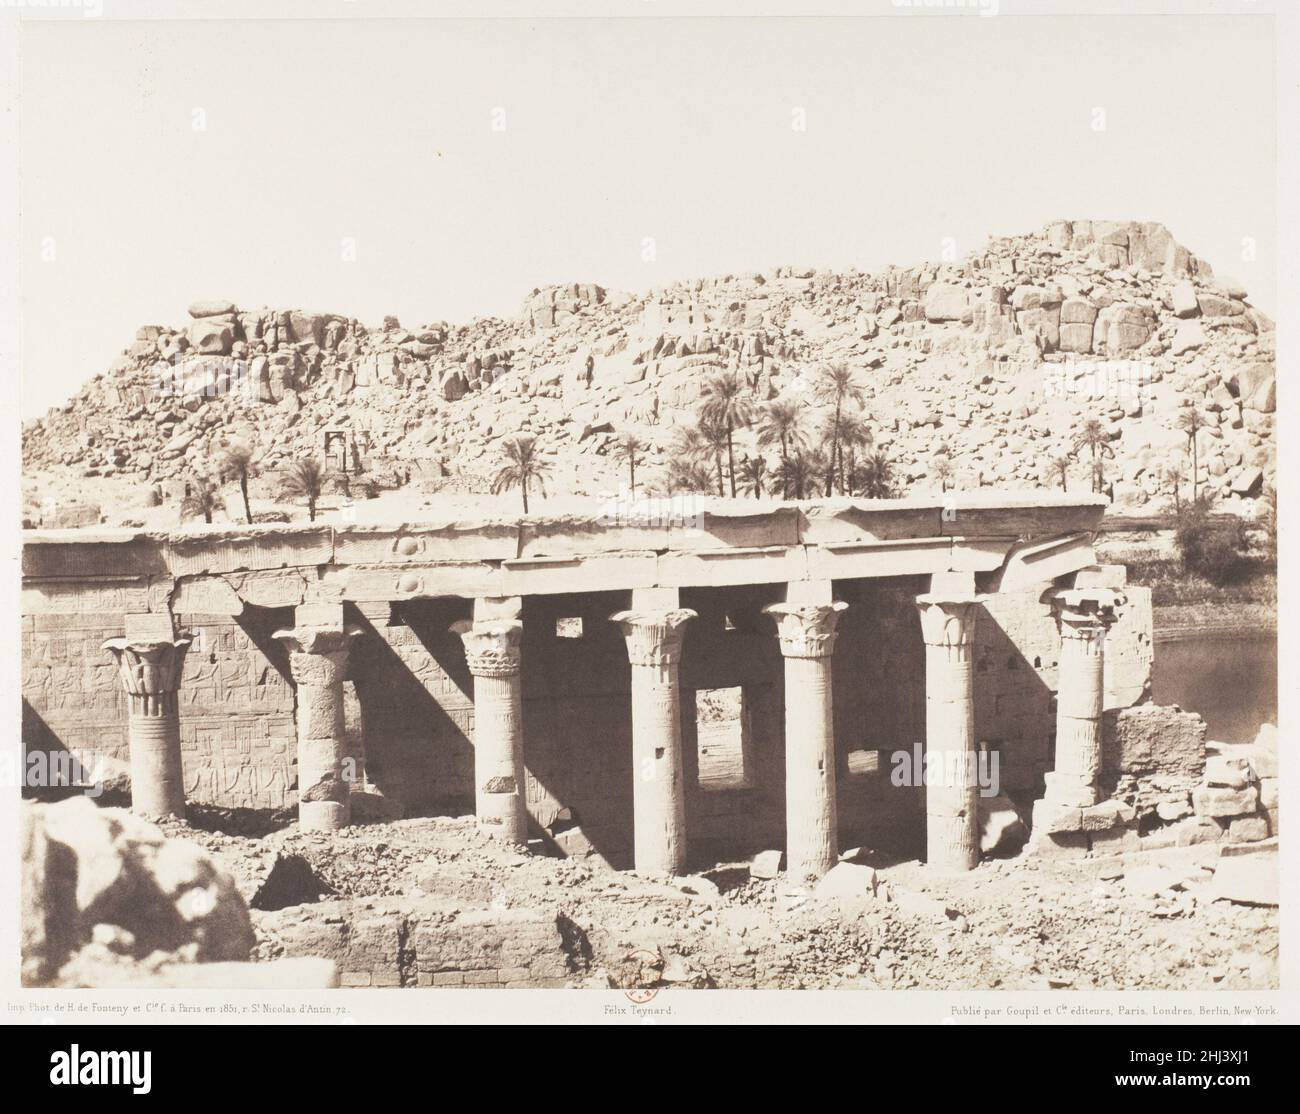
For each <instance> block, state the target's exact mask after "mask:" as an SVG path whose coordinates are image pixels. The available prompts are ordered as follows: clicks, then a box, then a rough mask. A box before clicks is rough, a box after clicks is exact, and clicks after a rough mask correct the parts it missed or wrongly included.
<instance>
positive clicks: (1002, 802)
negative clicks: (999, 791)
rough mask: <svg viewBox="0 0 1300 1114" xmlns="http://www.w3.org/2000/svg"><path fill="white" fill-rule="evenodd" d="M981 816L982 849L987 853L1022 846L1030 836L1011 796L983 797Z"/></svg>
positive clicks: (980, 804) (980, 803) (980, 806)
mask: <svg viewBox="0 0 1300 1114" xmlns="http://www.w3.org/2000/svg"><path fill="white" fill-rule="evenodd" d="M979 816H980V851H981V852H982V853H983V854H985V855H988V854H991V853H993V852H994V851H999V850H1002V851H1006V850H1012V849H1015V848H1018V847H1021V846H1023V845H1024V842H1025V840H1026V839H1027V838H1028V837H1029V833H1028V831H1027V830H1026V829H1025V823H1024V821H1023V820H1021V819H1020V813H1019V812H1017V811H1016V807H1015V805H1014V804H1012V803H1011V799H1010V798H1009V797H1003V796H997V797H988V798H984V797H981V798H980V801H979Z"/></svg>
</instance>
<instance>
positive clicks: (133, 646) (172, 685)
mask: <svg viewBox="0 0 1300 1114" xmlns="http://www.w3.org/2000/svg"><path fill="white" fill-rule="evenodd" d="M189 646H190V640H189V638H188V637H183V638H177V637H176V635H175V632H174V631H173V628H172V619H171V616H170V615H166V614H149V615H128V616H127V617H126V635H125V637H123V638H110V639H109V640H108V641H107V642H105V643H104V646H103V648H104V649H105V650H109V651H111V652H112V654H113V657H114V658H115V659H116V660H117V668H118V672H119V674H120V675H121V678H122V684H123V686H124V687H125V688H126V696H127V702H128V704H129V705H130V723H129V727H128V729H127V730H128V737H129V740H130V751H131V810H132V811H133V812H138V813H141V814H142V815H144V816H184V815H185V771H184V768H183V764H182V761H181V725H180V711H179V708H178V706H177V693H178V690H179V689H180V683H181V668H182V666H183V665H184V664H185V651H186V650H188V649H189Z"/></svg>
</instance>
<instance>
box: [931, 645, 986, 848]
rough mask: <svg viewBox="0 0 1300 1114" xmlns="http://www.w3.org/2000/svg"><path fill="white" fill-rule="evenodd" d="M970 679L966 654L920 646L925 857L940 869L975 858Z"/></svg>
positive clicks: (976, 821)
mask: <svg viewBox="0 0 1300 1114" xmlns="http://www.w3.org/2000/svg"><path fill="white" fill-rule="evenodd" d="M972 680H973V678H972V669H971V662H970V658H969V657H966V658H965V660H959V661H954V660H952V658H951V656H950V651H949V649H948V648H947V647H944V646H927V647H926V648H925V749H926V788H925V817H926V821H925V842H926V862H927V863H928V864H929V865H930V866H932V867H936V868H938V869H940V870H970V869H971V868H972V867H974V866H975V864H976V863H978V862H979V818H978V805H979V790H978V787H977V786H976V785H974V784H971V783H970V780H971V779H970V778H969V777H968V775H967V771H968V769H969V765H968V764H969V763H970V762H971V761H973V760H974V758H975V754H976V747H975V701H974V691H973V689H972Z"/></svg>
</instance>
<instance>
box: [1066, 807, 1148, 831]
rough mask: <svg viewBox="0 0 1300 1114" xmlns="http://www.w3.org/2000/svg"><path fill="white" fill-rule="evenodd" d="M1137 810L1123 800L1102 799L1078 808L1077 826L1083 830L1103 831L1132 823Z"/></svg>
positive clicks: (1135, 817)
mask: <svg viewBox="0 0 1300 1114" xmlns="http://www.w3.org/2000/svg"><path fill="white" fill-rule="evenodd" d="M1136 819H1137V810H1136V809H1134V808H1133V807H1132V806H1131V805H1126V804H1125V803H1124V802H1123V801H1102V802H1101V803H1100V804H1096V805H1091V806H1089V807H1088V808H1085V809H1080V810H1079V827H1080V830H1081V831H1085V832H1104V831H1109V830H1110V829H1111V828H1117V827H1123V826H1125V825H1128V824H1132V823H1133V822H1134V821H1135V820H1136Z"/></svg>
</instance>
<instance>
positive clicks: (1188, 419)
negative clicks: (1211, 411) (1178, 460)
mask: <svg viewBox="0 0 1300 1114" xmlns="http://www.w3.org/2000/svg"><path fill="white" fill-rule="evenodd" d="M1178 428H1179V429H1181V430H1182V431H1183V432H1184V433H1185V434H1187V444H1188V447H1189V448H1190V449H1191V452H1192V502H1193V503H1195V502H1196V496H1197V484H1198V483H1199V482H1200V474H1201V465H1200V445H1199V444H1198V437H1197V435H1198V434H1199V433H1200V432H1201V430H1203V429H1204V428H1205V415H1204V414H1202V413H1201V412H1200V411H1199V410H1198V409H1196V407H1195V406H1192V407H1189V408H1188V409H1186V410H1184V411H1183V412H1182V413H1181V414H1179V415H1178Z"/></svg>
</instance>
